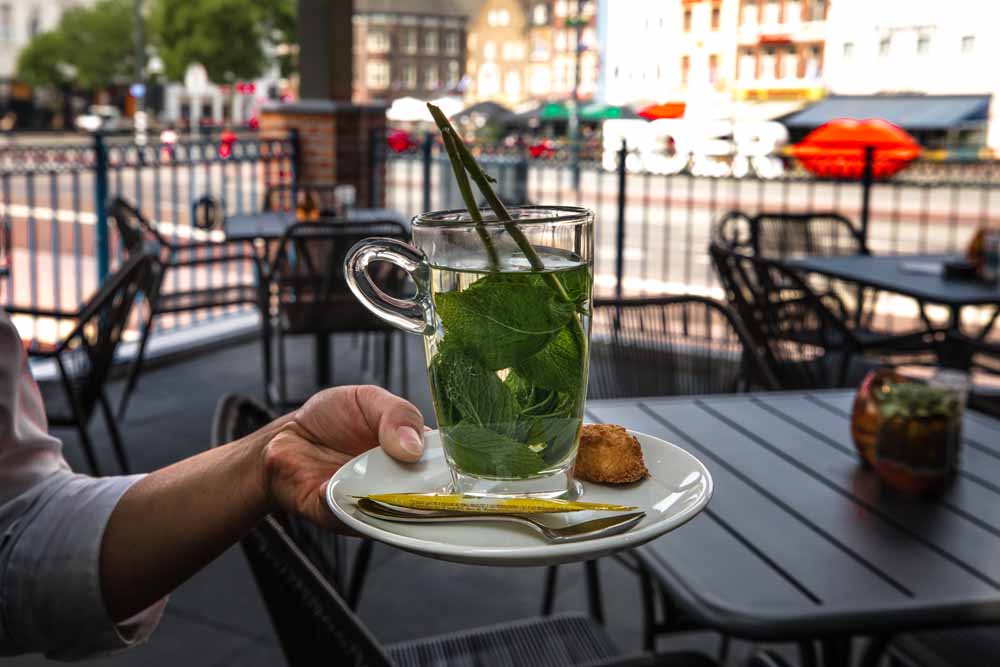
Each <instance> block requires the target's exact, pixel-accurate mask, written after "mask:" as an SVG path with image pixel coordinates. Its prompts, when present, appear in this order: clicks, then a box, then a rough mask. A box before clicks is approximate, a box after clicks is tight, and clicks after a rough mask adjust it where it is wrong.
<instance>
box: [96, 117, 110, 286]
mask: <svg viewBox="0 0 1000 667" xmlns="http://www.w3.org/2000/svg"><path fill="white" fill-rule="evenodd" d="M94 210H95V211H96V213H97V227H96V229H95V230H94V231H95V233H94V243H95V245H96V246H97V247H96V248H95V249H94V250H95V252H94V255H95V256H96V258H97V282H98V284H101V283H103V282H104V279H105V278H106V277H107V275H108V271H109V269H110V263H111V249H110V243H109V241H108V147H107V144H105V143H104V135H103V134H101V133H100V132H95V133H94Z"/></svg>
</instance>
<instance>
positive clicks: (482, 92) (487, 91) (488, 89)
mask: <svg viewBox="0 0 1000 667" xmlns="http://www.w3.org/2000/svg"><path fill="white" fill-rule="evenodd" d="M476 87H477V88H478V89H479V96H480V97H493V96H494V95H496V94H497V92H498V91H499V90H500V81H499V75H498V74H497V66H496V65H494V64H493V63H488V64H485V65H483V66H482V67H480V68H479V76H478V78H477V79H476Z"/></svg>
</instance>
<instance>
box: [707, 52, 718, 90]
mask: <svg viewBox="0 0 1000 667" xmlns="http://www.w3.org/2000/svg"><path fill="white" fill-rule="evenodd" d="M718 81H719V54H717V53H713V54H711V55H709V56H708V82H709V83H710V84H713V85H714V84H715V83H717V82H718Z"/></svg>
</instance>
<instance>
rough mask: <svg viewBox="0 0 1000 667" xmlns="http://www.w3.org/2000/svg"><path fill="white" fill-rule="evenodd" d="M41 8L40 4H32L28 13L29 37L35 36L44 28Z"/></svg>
mask: <svg viewBox="0 0 1000 667" xmlns="http://www.w3.org/2000/svg"><path fill="white" fill-rule="evenodd" d="M40 14H41V9H40V8H39V7H38V5H32V6H31V12H30V13H29V14H28V37H29V38H31V37H34V36H35V35H37V34H38V33H39V32H41V30H42V17H41V15H40Z"/></svg>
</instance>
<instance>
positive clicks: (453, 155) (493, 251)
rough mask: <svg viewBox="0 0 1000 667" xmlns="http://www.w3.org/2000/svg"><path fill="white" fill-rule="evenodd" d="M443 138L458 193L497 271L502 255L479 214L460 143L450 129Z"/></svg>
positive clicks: (492, 265)
mask: <svg viewBox="0 0 1000 667" xmlns="http://www.w3.org/2000/svg"><path fill="white" fill-rule="evenodd" d="M441 138H442V139H443V140H444V147H445V150H447V151H448V159H449V161H450V162H451V168H452V171H454V172H455V181H456V182H457V183H458V191H459V192H461V193H462V200H463V201H464V202H465V208H467V209H468V210H469V216H470V217H471V218H472V221H473V222H474V223H476V232H477V233H478V234H479V238H480V239H481V240H482V242H483V245H484V246H485V247H486V254H487V255H489V260H490V269H491V270H493V271H496V270H497V268H498V267H499V266H500V255H499V254H498V253H497V248H496V246H495V245H493V239H491V238H490V235H489V233H488V232H487V231H486V228H485V227H484V226H483V215H482V213H480V212H479V206H478V205H477V204H476V198H475V196H474V195H473V194H472V186H471V185H469V176H468V174H466V173H465V168H464V167H462V162H461V158H459V156H458V142H457V141H456V137H455V134H454V132H452V131H451V130H450V129H449V130H442V131H441Z"/></svg>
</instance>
